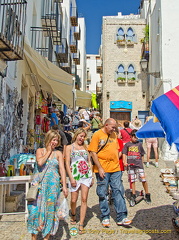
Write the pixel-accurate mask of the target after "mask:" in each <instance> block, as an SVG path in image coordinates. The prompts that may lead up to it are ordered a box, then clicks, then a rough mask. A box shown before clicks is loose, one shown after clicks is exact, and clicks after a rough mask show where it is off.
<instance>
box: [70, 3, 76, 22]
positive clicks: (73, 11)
mask: <svg viewBox="0 0 179 240" xmlns="http://www.w3.org/2000/svg"><path fill="white" fill-rule="evenodd" d="M70 21H71V25H72V26H78V13H77V7H72V6H71V8H70Z"/></svg>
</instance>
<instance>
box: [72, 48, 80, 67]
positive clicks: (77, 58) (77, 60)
mask: <svg viewBox="0 0 179 240" xmlns="http://www.w3.org/2000/svg"><path fill="white" fill-rule="evenodd" d="M73 61H74V63H75V64H76V65H80V51H79V50H78V51H77V53H73Z"/></svg>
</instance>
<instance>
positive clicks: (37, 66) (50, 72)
mask: <svg viewBox="0 0 179 240" xmlns="http://www.w3.org/2000/svg"><path fill="white" fill-rule="evenodd" d="M24 47H25V49H24V54H25V60H26V61H27V63H28V65H29V67H30V68H31V72H32V74H33V75H34V76H35V77H36V78H37V80H38V82H39V84H40V86H41V89H43V90H45V91H48V92H50V93H53V94H54V95H55V96H56V97H57V98H59V99H60V100H61V101H62V102H63V103H64V104H65V105H67V106H71V107H73V92H72V90H73V77H72V75H70V74H68V73H66V72H65V71H63V70H62V69H60V68H59V67H57V66H56V65H54V64H53V63H51V62H50V61H49V60H47V59H46V58H44V57H43V56H41V55H40V54H39V53H38V52H37V51H35V50H34V49H32V48H31V47H30V46H29V45H28V44H27V43H25V46H24Z"/></svg>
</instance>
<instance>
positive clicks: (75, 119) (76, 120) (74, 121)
mask: <svg viewBox="0 0 179 240" xmlns="http://www.w3.org/2000/svg"><path fill="white" fill-rule="evenodd" d="M79 120H80V119H79V117H78V116H77V115H74V117H73V123H72V125H78V124H79Z"/></svg>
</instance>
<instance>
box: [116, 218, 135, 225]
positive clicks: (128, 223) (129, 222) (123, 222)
mask: <svg viewBox="0 0 179 240" xmlns="http://www.w3.org/2000/svg"><path fill="white" fill-rule="evenodd" d="M131 223H132V221H131V220H129V219H127V218H124V219H123V220H122V221H120V222H117V225H118V226H127V225H130V224H131Z"/></svg>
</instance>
